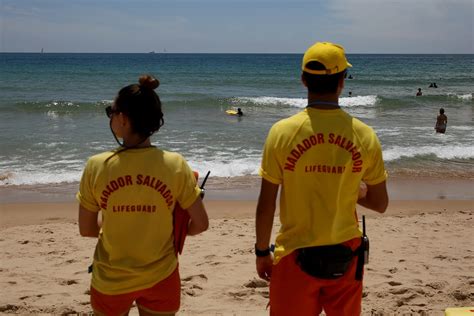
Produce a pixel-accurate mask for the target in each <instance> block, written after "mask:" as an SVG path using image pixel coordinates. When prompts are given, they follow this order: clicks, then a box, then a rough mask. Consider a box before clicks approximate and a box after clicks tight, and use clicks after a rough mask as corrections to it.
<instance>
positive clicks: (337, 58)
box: [301, 42, 352, 75]
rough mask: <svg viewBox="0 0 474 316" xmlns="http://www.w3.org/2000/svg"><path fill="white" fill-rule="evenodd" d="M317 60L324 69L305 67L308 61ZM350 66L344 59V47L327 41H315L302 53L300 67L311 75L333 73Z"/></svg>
mask: <svg viewBox="0 0 474 316" xmlns="http://www.w3.org/2000/svg"><path fill="white" fill-rule="evenodd" d="M312 61H317V62H319V63H321V64H322V65H323V66H324V67H325V68H326V69H325V70H313V69H309V68H307V67H306V65H308V63H310V62H312ZM348 67H352V65H351V64H349V62H348V61H347V59H346V55H345V53H344V47H342V46H341V45H338V44H334V43H329V42H317V43H315V44H314V45H313V46H311V47H310V48H308V50H307V51H306V53H304V56H303V64H302V67H301V68H302V69H303V71H304V72H307V73H310V74H313V75H333V74H336V73H338V72H341V71H344V70H345V69H347V68H348Z"/></svg>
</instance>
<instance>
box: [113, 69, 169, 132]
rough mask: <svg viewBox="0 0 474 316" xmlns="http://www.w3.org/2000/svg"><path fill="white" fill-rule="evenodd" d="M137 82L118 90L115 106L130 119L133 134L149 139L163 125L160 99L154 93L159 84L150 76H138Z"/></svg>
mask: <svg viewBox="0 0 474 316" xmlns="http://www.w3.org/2000/svg"><path fill="white" fill-rule="evenodd" d="M138 82H139V84H131V85H128V86H126V87H124V88H122V89H120V91H119V93H118V95H117V97H116V98H115V106H116V109H117V111H118V112H122V113H123V114H125V115H126V116H127V117H128V118H129V119H130V123H131V125H132V129H133V131H134V132H135V133H137V134H139V135H140V136H142V137H149V136H151V135H152V134H153V133H155V132H157V131H158V130H159V129H160V127H161V126H163V124H164V123H165V121H164V119H163V111H162V110H161V101H160V97H159V96H158V95H157V94H156V93H155V91H154V90H155V89H156V88H158V86H159V85H160V82H159V81H158V79H156V78H154V77H153V76H151V75H142V76H140V78H139V79H138Z"/></svg>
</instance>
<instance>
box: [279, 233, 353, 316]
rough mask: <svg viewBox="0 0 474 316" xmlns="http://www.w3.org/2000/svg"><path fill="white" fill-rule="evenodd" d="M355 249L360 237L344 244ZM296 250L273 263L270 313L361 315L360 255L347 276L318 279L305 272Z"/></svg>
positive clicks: (329, 315) (331, 315) (347, 272)
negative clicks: (298, 262)
mask: <svg viewBox="0 0 474 316" xmlns="http://www.w3.org/2000/svg"><path fill="white" fill-rule="evenodd" d="M344 245H346V246H349V247H351V248H352V250H355V249H357V247H359V245H360V238H355V239H352V240H349V241H347V242H345V243H344ZM296 254H297V252H296V251H293V252H292V253H291V254H289V255H287V256H285V257H283V258H282V259H281V260H280V261H279V262H278V264H276V265H275V266H273V269H272V276H271V279H270V315H272V316H274V315H301V316H304V315H319V314H320V313H321V312H322V310H323V309H324V312H325V313H326V315H328V316H333V315H337V316H345V315H351V316H353V315H360V313H361V301H362V281H357V280H356V279H355V272H356V266H357V257H355V258H354V259H353V260H352V263H351V265H350V267H349V269H348V270H347V271H346V273H345V274H344V276H342V277H340V278H338V279H333V280H326V279H319V278H315V277H312V276H310V275H309V274H307V273H305V272H303V271H302V270H301V268H300V267H299V266H298V264H297V263H296Z"/></svg>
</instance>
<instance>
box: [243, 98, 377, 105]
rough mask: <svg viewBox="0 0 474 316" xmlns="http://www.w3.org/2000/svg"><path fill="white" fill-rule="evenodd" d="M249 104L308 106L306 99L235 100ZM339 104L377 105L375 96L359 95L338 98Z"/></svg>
mask: <svg viewBox="0 0 474 316" xmlns="http://www.w3.org/2000/svg"><path fill="white" fill-rule="evenodd" d="M241 102H251V103H255V104H257V105H264V106H268V105H285V106H290V107H296V108H305V107H306V105H307V104H308V100H307V99H306V98H277V97H268V96H262V97H240V98H237V103H241ZM339 103H340V105H341V106H344V107H354V106H373V105H375V104H376V103H377V96H376V95H361V96H354V97H346V98H339Z"/></svg>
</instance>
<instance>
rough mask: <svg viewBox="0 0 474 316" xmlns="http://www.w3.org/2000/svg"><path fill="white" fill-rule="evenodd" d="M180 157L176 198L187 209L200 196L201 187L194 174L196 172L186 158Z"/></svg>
mask: <svg viewBox="0 0 474 316" xmlns="http://www.w3.org/2000/svg"><path fill="white" fill-rule="evenodd" d="M180 158H181V166H180V171H179V179H178V183H179V185H178V193H177V196H176V200H177V202H179V204H180V205H181V207H182V208H183V209H187V208H188V207H190V206H191V205H192V204H193V203H194V201H196V199H197V198H198V197H199V196H200V194H201V189H200V188H199V186H198V184H197V181H196V177H195V176H194V173H193V171H192V170H191V168H190V167H189V165H188V163H187V162H186V160H185V159H184V158H183V157H180Z"/></svg>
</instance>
